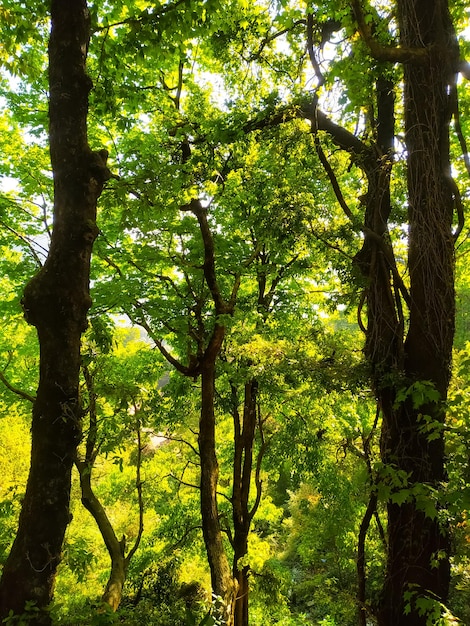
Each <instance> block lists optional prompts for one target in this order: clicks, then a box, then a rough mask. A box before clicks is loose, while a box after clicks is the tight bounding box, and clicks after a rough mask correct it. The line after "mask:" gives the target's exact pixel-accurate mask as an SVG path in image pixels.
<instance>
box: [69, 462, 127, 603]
mask: <svg viewBox="0 0 470 626" xmlns="http://www.w3.org/2000/svg"><path fill="white" fill-rule="evenodd" d="M76 465H77V468H78V472H79V474H80V487H81V491H82V504H83V506H84V507H85V508H86V509H87V511H89V512H90V514H91V515H92V517H93V519H94V520H95V522H96V525H97V526H98V528H99V531H100V533H101V536H102V537H103V541H104V543H105V545H106V548H107V550H108V554H109V556H110V558H111V573H110V575H109V578H108V582H107V584H106V588H105V591H104V593H103V596H102V601H103V602H105V603H106V604H109V606H110V607H111V609H112V610H113V611H116V610H117V609H118V607H119V605H120V603H121V599H122V591H123V588H124V583H125V582H126V577H127V567H128V561H127V559H126V557H125V550H126V543H125V539H124V537H123V538H122V540H121V541H119V540H118V538H117V537H116V533H115V532H114V529H113V527H112V525H111V522H110V521H109V518H108V516H107V514H106V511H105V510H104V508H103V506H102V504H101V502H100V501H99V500H98V498H97V497H96V496H95V494H94V492H93V489H92V487H91V466H90V464H89V463H86V462H84V461H77V462H76Z"/></svg>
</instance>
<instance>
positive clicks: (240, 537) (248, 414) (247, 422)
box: [232, 379, 259, 626]
mask: <svg viewBox="0 0 470 626" xmlns="http://www.w3.org/2000/svg"><path fill="white" fill-rule="evenodd" d="M257 393H258V381H257V380H255V379H252V380H250V381H248V382H247V383H246V384H245V391H244V404H243V425H241V424H240V417H239V414H238V407H237V406H234V435H235V436H234V442H235V453H234V462H233V494H232V511H233V528H234V534H233V576H234V578H235V580H237V581H238V591H237V597H236V602H235V616H234V626H248V623H249V622H248V600H249V584H248V575H249V567H248V565H244V564H242V563H241V562H240V559H243V557H245V556H246V555H247V553H248V535H249V532H250V526H251V521H252V519H253V516H254V514H255V512H256V509H257V503H259V500H258V499H257V502H256V503H255V506H254V507H253V509H252V510H251V511H250V509H249V498H250V483H251V474H252V469H253V444H254V440H255V433H256V423H257V421H256V407H257ZM235 402H236V395H235Z"/></svg>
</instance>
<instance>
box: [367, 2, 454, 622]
mask: <svg viewBox="0 0 470 626" xmlns="http://www.w3.org/2000/svg"><path fill="white" fill-rule="evenodd" d="M397 4H398V8H399V20H400V32H401V42H402V45H403V46H406V47H411V48H419V47H422V46H426V47H428V51H429V52H428V60H427V62H426V63H424V64H416V63H407V64H405V69H404V85H405V95H404V98H405V102H404V105H405V125H406V145H407V154H408V158H407V162H408V202H409V228H410V230H409V257H408V258H409V273H410V296H411V297H410V323H409V330H408V335H407V339H406V342H405V378H406V384H407V385H411V384H412V383H414V382H416V381H430V382H431V383H432V385H433V386H434V388H435V389H436V390H437V391H438V392H439V394H440V401H439V402H436V403H425V404H424V405H423V406H419V407H416V406H414V405H413V402H412V401H411V400H407V401H406V402H404V403H402V405H401V406H400V407H398V408H394V407H393V406H392V407H389V410H388V411H387V412H386V414H384V431H383V439H382V453H383V458H384V460H385V461H386V462H387V463H390V464H393V466H394V467H396V468H397V469H398V470H403V471H404V472H406V473H407V474H408V476H409V483H410V486H413V485H414V484H417V483H424V485H426V486H428V487H430V488H434V489H437V490H438V489H439V488H440V485H441V484H442V482H443V481H444V480H445V466H444V438H443V433H442V430H440V429H439V427H437V428H436V431H435V433H436V435H437V436H436V438H435V439H433V440H432V441H430V440H429V437H428V435H427V434H426V433H425V432H423V429H422V428H421V422H420V419H421V415H427V416H429V417H430V419H432V420H433V421H435V423H436V424H437V425H439V424H442V423H443V422H444V419H445V411H444V402H445V399H446V397H447V389H448V384H449V379H450V365H451V352H452V341H453V334H454V317H455V308H454V241H453V236H452V232H451V225H452V214H453V207H454V198H453V191H452V185H451V179H450V162H449V130H448V127H449V121H450V104H449V88H450V85H451V84H452V83H453V79H454V72H455V71H456V68H457V62H458V50H457V49H456V45H455V37H454V33H453V29H452V23H451V20H450V16H449V12H448V3H447V1H446V0H413V1H411V0H399V1H398V3H397ZM388 535H389V551H388V560H387V575H386V580H385V584H384V589H383V597H382V604H381V610H380V615H379V623H380V625H381V626H425V624H426V620H427V618H428V617H429V616H427V615H419V613H418V610H417V607H416V603H415V601H416V599H417V598H419V597H425V598H428V599H437V600H438V601H440V602H446V600H447V595H448V589H449V576H450V567H449V536H448V530H447V528H446V525H445V524H444V523H442V521H441V520H438V519H437V517H434V518H431V517H429V516H426V515H425V514H424V512H423V511H422V510H419V508H418V507H417V504H416V501H415V500H414V499H411V501H408V502H406V503H405V504H403V505H401V506H399V505H398V504H393V503H389V505H388ZM407 592H408V593H409V592H411V594H412V595H411V598H410V602H409V607H408V608H407V611H406V613H405V608H406V604H407V601H406V600H405V599H404V594H405V593H407Z"/></svg>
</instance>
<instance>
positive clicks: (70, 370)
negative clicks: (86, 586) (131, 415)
mask: <svg viewBox="0 0 470 626" xmlns="http://www.w3.org/2000/svg"><path fill="white" fill-rule="evenodd" d="M51 16H52V30H51V36H50V42H49V85H50V107H49V118H50V128H49V137H50V152H51V162H52V169H53V173H54V230H53V235H52V241H51V247H50V252H49V255H48V258H47V260H46V262H45V265H44V267H43V268H42V269H41V271H40V272H39V273H38V274H37V275H36V276H35V277H34V278H33V279H32V280H31V281H30V283H29V284H28V285H27V286H26V289H25V292H24V299H23V306H24V311H25V317H26V319H27V321H28V322H29V323H30V324H33V325H34V326H36V328H37V333H38V338H39V344H40V377H39V387H38V392H37V397H36V401H35V403H34V408H33V421H32V429H31V432H32V451H31V467H30V473H29V478H28V483H27V487H26V494H25V497H24V501H23V506H22V510H21V514H20V520H19V527H18V532H17V535H16V539H15V541H14V543H13V546H12V549H11V552H10V555H9V557H8V559H7V562H6V564H5V567H4V570H3V575H2V579H1V583H0V618H4V617H5V616H6V615H8V613H9V611H10V610H11V611H13V613H15V614H22V613H23V612H24V609H25V606H26V605H27V602H28V601H29V602H32V603H34V606H35V607H36V608H37V609H39V612H38V613H37V615H36V616H35V617H33V619H32V620H31V621H30V622H29V623H31V624H49V623H50V618H49V616H48V613H47V605H48V604H49V603H50V601H51V599H52V593H53V585H54V579H55V574H56V569H57V565H58V563H59V561H60V557H61V549H62V542H63V538H64V533H65V529H66V527H67V524H68V523H69V522H70V512H69V497H70V481H71V469H72V464H73V461H74V458H75V450H76V446H77V444H78V442H79V440H80V436H81V425H80V423H81V408H80V402H79V395H78V386H79V372H80V338H81V334H82V332H83V331H84V330H85V328H86V324H87V322H86V315H87V311H88V308H89V306H90V302H91V301H90V296H89V270H90V257H91V250H92V245H93V241H94V239H95V237H96V235H97V232H98V230H97V227H96V223H95V219H96V202H97V199H98V197H99V195H100V193H101V190H102V185H103V183H104V181H105V180H106V179H107V178H109V172H108V170H107V168H106V166H105V155H104V154H98V153H96V154H95V153H92V152H91V150H90V149H89V147H88V143H87V126H86V123H87V112H88V93H89V91H90V88H91V81H90V79H89V78H88V77H87V75H86V73H85V62H86V51H87V47H88V39H89V15H88V10H87V5H86V2H85V0H69V1H68V2H67V3H64V2H60V0H53V1H52V8H51Z"/></svg>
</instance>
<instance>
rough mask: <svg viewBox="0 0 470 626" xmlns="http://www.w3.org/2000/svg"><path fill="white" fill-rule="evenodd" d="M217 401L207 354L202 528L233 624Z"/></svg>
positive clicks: (222, 611)
mask: <svg viewBox="0 0 470 626" xmlns="http://www.w3.org/2000/svg"><path fill="white" fill-rule="evenodd" d="M217 354H218V351H217ZM208 356H210V355H208ZM214 402H215V359H211V358H205V359H204V361H203V363H202V366H201V416H200V421H199V452H200V458H201V480H200V487H201V516H202V530H203V535H204V542H205V546H206V552H207V557H208V561H209V567H210V571H211V582H212V593H213V594H214V595H215V596H216V597H217V600H216V605H217V611H218V616H219V617H220V619H221V621H222V623H223V624H224V625H226V626H233V612H234V603H235V594H236V583H235V581H234V579H233V577H232V572H231V571H230V567H229V563H228V559H227V555H226V553H225V548H224V545H223V541H222V531H221V527H220V520H219V510H218V506H217V482H218V478H219V465H218V462H217V456H216V441H215V412H214Z"/></svg>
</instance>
